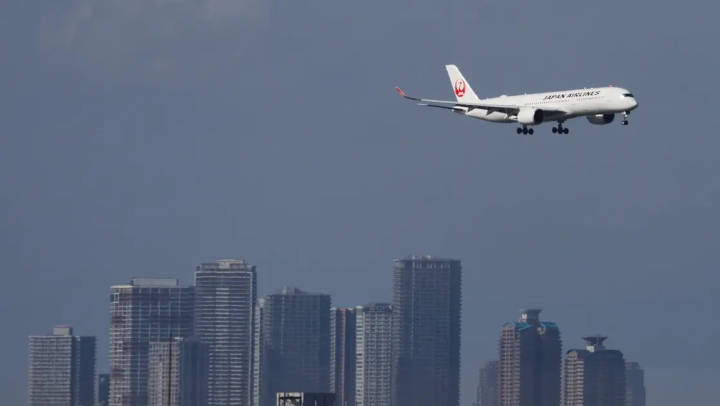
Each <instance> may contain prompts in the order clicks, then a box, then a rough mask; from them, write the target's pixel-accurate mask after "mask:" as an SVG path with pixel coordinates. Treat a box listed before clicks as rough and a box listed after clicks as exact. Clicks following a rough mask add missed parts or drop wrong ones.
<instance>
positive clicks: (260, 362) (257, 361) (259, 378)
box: [252, 299, 272, 406]
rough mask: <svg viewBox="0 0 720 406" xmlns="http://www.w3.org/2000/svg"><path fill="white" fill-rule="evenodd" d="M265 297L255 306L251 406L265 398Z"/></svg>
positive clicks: (256, 405) (257, 405)
mask: <svg viewBox="0 0 720 406" xmlns="http://www.w3.org/2000/svg"><path fill="white" fill-rule="evenodd" d="M264 308H265V299H258V301H257V305H256V306H255V321H254V325H255V331H254V335H253V337H254V338H253V380H252V383H253V400H252V405H253V406H260V404H262V403H264V402H265V401H266V399H267V394H266V393H265V390H264V388H265V385H266V384H267V378H265V376H264V375H263V374H264V373H265V372H267V367H266V365H265V364H264V363H265V362H266V361H267V356H266V353H265V345H263V334H264V332H265V331H264V330H263V320H264V319H265V315H264ZM271 406H272V405H271Z"/></svg>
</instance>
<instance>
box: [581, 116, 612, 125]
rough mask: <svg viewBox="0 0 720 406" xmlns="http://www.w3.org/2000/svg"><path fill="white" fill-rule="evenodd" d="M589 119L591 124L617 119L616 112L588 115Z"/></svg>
mask: <svg viewBox="0 0 720 406" xmlns="http://www.w3.org/2000/svg"><path fill="white" fill-rule="evenodd" d="M587 119H588V121H589V122H590V123H591V124H595V125H605V124H610V123H612V122H613V121H615V114H596V115H594V116H587Z"/></svg>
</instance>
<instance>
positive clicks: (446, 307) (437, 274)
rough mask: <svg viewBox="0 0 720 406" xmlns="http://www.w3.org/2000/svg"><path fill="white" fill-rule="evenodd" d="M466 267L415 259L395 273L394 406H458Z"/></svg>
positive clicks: (399, 263) (408, 259)
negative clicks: (462, 290) (462, 301)
mask: <svg viewBox="0 0 720 406" xmlns="http://www.w3.org/2000/svg"><path fill="white" fill-rule="evenodd" d="M461 272H462V265H461V262H460V261H459V260H454V259H444V258H438V257H434V256H416V255H411V256H407V257H405V258H403V259H398V260H396V261H395V264H394V272H393V302H392V304H393V321H392V329H393V335H392V340H393V344H392V382H393V384H394V387H393V395H392V405H393V406H410V405H412V406H437V405H443V406H458V405H459V392H460V320H461V299H462V297H461V288H462V273H461Z"/></svg>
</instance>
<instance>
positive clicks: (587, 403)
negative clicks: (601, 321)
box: [564, 335, 625, 406]
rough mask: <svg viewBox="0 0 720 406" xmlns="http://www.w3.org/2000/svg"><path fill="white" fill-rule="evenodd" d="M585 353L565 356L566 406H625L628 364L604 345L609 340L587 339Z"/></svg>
mask: <svg viewBox="0 0 720 406" xmlns="http://www.w3.org/2000/svg"><path fill="white" fill-rule="evenodd" d="M583 339H584V340H585V342H586V343H587V346H586V349H584V350H570V351H568V352H567V354H566V356H565V392H564V398H565V406H624V405H625V360H624V358H623V354H622V352H620V351H618V350H608V349H607V348H605V346H604V345H603V342H604V341H605V340H606V339H607V337H604V336H601V335H595V336H588V337H583Z"/></svg>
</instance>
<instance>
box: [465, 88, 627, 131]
mask: <svg viewBox="0 0 720 406" xmlns="http://www.w3.org/2000/svg"><path fill="white" fill-rule="evenodd" d="M628 94H629V95H630V96H625V95H628ZM479 101H480V102H482V103H488V104H505V105H507V104H509V105H514V106H517V107H521V108H538V109H548V108H549V109H561V110H564V111H565V112H566V114H564V115H563V116H562V118H563V119H571V118H575V117H583V116H594V115H603V114H619V113H623V112H626V111H627V112H629V111H632V110H634V109H635V108H636V107H637V101H636V100H635V98H634V97H633V96H632V94H631V93H630V92H629V91H628V90H627V89H623V88H621V87H600V88H589V89H574V90H565V91H560V92H548V93H532V94H524V95H518V96H500V97H494V98H489V99H480V100H479ZM453 111H454V112H455V113H458V114H462V115H465V116H468V117H472V118H478V119H480V120H485V121H491V122H494V123H517V122H518V118H517V116H515V115H509V114H506V113H502V112H499V111H493V112H490V113H489V114H488V110H487V109H482V108H474V109H470V111H468V109H467V108H456V109H454V110H453ZM543 121H544V122H548V121H557V118H552V117H547V119H546V120H543ZM538 124H540V123H538ZM527 125H534V123H527Z"/></svg>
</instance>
